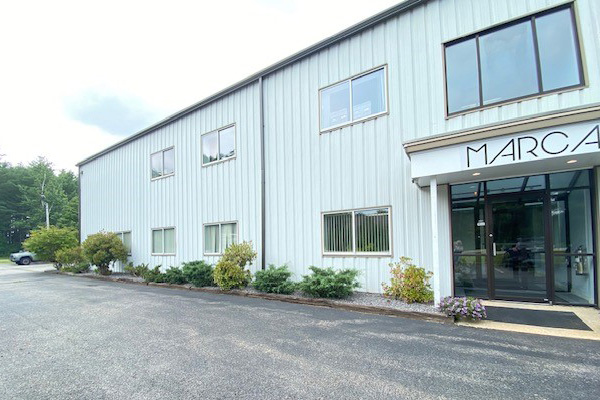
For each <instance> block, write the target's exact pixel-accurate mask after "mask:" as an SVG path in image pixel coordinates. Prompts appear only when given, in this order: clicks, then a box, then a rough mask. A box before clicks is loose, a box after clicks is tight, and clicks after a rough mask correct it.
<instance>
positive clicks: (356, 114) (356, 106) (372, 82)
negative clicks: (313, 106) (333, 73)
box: [320, 67, 387, 131]
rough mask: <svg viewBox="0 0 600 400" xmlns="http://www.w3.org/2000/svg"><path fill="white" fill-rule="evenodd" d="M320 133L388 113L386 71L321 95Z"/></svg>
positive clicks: (323, 92) (366, 75)
mask: <svg viewBox="0 0 600 400" xmlns="http://www.w3.org/2000/svg"><path fill="white" fill-rule="evenodd" d="M320 106H321V122H320V124H321V131H324V130H328V129H333V128H336V127H339V126H342V125H347V124H350V123H352V122H357V121H361V120H364V119H367V118H369V117H372V116H375V115H379V114H383V113H385V112H387V93H386V73H385V67H381V68H378V69H376V70H374V71H371V72H367V73H364V74H361V75H357V76H355V77H353V78H350V79H347V80H345V81H343V82H339V83H336V84H334V85H331V86H328V87H326V88H324V89H321V91H320Z"/></svg>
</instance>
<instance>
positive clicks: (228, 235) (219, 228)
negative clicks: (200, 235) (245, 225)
mask: <svg viewBox="0 0 600 400" xmlns="http://www.w3.org/2000/svg"><path fill="white" fill-rule="evenodd" d="M234 243H237V223H236V222H225V223H218V224H206V225H204V254H207V255H219V254H223V252H224V251H225V249H226V248H227V247H229V246H230V245H232V244H234Z"/></svg>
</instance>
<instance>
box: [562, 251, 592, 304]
mask: <svg viewBox="0 0 600 400" xmlns="http://www.w3.org/2000/svg"><path fill="white" fill-rule="evenodd" d="M554 296H555V298H556V302H557V303H567V304H594V258H593V257H592V256H580V255H577V256H554Z"/></svg>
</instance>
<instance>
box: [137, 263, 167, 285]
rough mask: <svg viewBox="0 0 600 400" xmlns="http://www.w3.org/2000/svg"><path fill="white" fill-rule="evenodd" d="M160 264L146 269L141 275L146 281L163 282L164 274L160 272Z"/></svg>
mask: <svg viewBox="0 0 600 400" xmlns="http://www.w3.org/2000/svg"><path fill="white" fill-rule="evenodd" d="M160 267H161V266H160V265H157V266H156V267H154V268H152V269H148V270H147V271H145V272H144V275H143V276H142V277H143V278H144V281H146V282H154V283H165V274H163V273H162V272H160Z"/></svg>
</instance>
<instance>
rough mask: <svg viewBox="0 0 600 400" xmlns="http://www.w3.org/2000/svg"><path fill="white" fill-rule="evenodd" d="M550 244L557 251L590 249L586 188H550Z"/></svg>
mask: <svg viewBox="0 0 600 400" xmlns="http://www.w3.org/2000/svg"><path fill="white" fill-rule="evenodd" d="M551 207H552V209H551V214H552V233H553V235H554V237H553V247H554V251H555V252H560V253H593V251H594V242H593V237H592V229H593V228H592V225H593V224H592V221H593V219H592V215H593V213H592V197H591V194H590V189H575V190H566V191H560V192H552V196H551Z"/></svg>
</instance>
